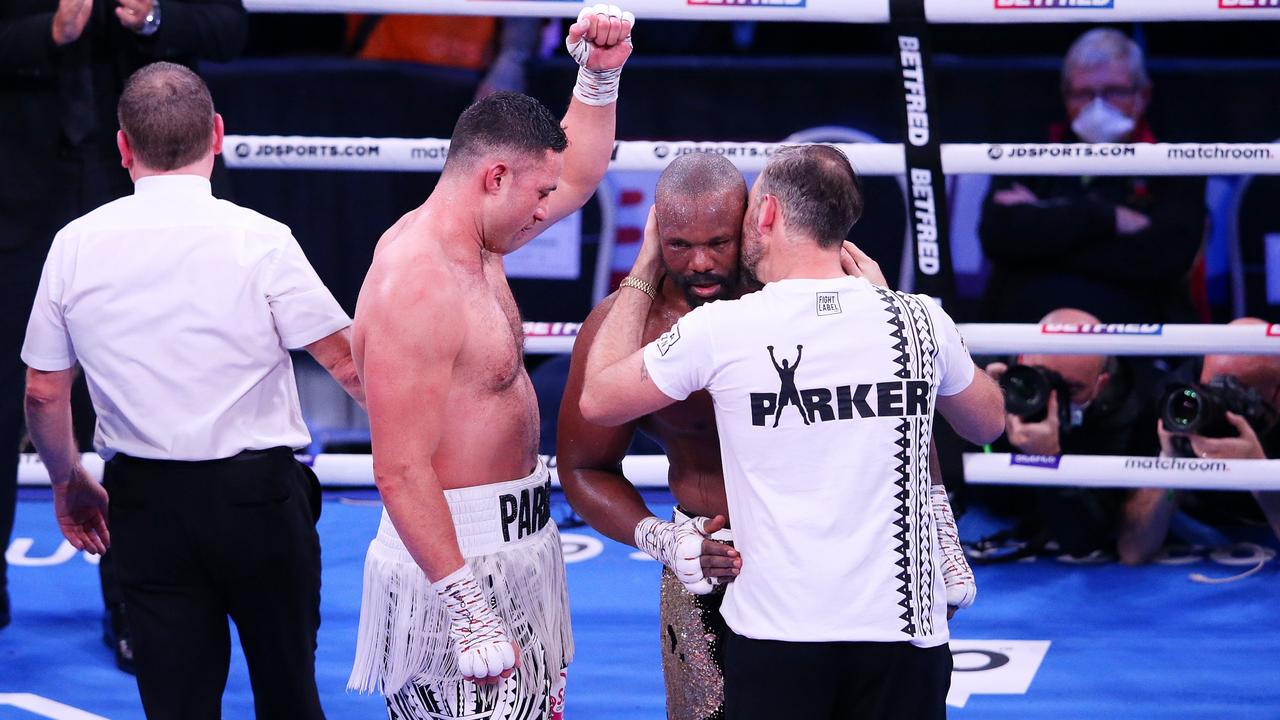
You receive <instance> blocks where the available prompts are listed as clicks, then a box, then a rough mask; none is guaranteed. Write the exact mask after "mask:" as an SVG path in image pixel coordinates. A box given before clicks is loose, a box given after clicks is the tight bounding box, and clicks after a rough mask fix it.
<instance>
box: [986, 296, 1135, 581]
mask: <svg viewBox="0 0 1280 720" xmlns="http://www.w3.org/2000/svg"><path fill="white" fill-rule="evenodd" d="M1041 322H1042V323H1070V324H1081V325H1090V324H1098V322H1099V321H1098V319H1097V318H1095V317H1093V316H1092V315H1090V314H1088V313H1085V312H1082V311H1080V310H1073V309H1066V308H1064V309H1058V310H1054V311H1053V312H1051V313H1049V314H1048V315H1046V316H1045V317H1044V318H1043V319H1042V320H1041ZM1140 367H1141V366H1139V365H1131V364H1122V363H1120V362H1117V361H1116V360H1115V359H1113V358H1108V357H1106V356H1103V355H1021V356H1018V358H1017V359H1016V360H1015V362H1014V363H1013V364H1006V363H1002V362H996V363H991V364H990V365H988V366H987V368H986V369H987V372H988V373H990V374H991V376H992V377H995V378H996V379H998V380H999V381H1000V384H1001V386H1002V388H1003V389H1004V391H1005V401H1006V402H1005V407H1006V411H1007V412H1006V423H1005V436H1004V438H1002V439H1001V440H1000V441H998V442H997V443H996V444H995V445H994V446H993V447H992V449H993V450H995V451H997V452H1011V453H1021V454H1027V455H1063V454H1072V455H1154V454H1155V449H1156V448H1155V446H1154V443H1153V442H1151V441H1150V440H1149V439H1148V438H1146V437H1144V435H1145V433H1140V432H1136V431H1135V428H1140V427H1149V426H1150V423H1151V422H1152V421H1151V420H1148V421H1146V422H1143V421H1141V420H1140V418H1141V416H1142V415H1143V414H1144V413H1149V412H1150V411H1149V409H1148V407H1149V406H1150V404H1151V403H1149V402H1147V401H1145V400H1144V398H1146V397H1148V396H1149V395H1150V393H1148V392H1145V391H1144V389H1145V388H1146V387H1147V386H1148V385H1149V384H1150V383H1149V382H1148V381H1147V379H1146V378H1142V379H1141V381H1140V380H1139V379H1138V378H1135V368H1140ZM1144 445H1145V447H1144ZM1123 497H1124V495H1123V492H1122V491H1116V490H1110V489H1097V488H1069V487H1062V488H991V489H985V490H984V491H983V494H982V499H984V500H986V501H987V502H988V504H990V505H992V506H993V507H994V508H995V509H996V510H998V511H1004V512H1008V513H1011V514H1013V515H1014V516H1016V517H1017V518H1018V520H1019V522H1018V525H1017V526H1016V527H1015V528H1013V529H1012V530H1011V531H1005V532H1002V533H997V534H996V535H993V536H991V537H990V538H987V539H984V540H982V541H980V542H979V543H978V544H977V545H976V546H975V547H974V548H972V549H971V550H972V552H973V557H974V559H975V560H978V561H983V560H986V561H996V560H1002V559H1003V560H1014V559H1018V558H1021V557H1025V556H1028V555H1034V554H1038V553H1040V552H1041V551H1043V550H1052V549H1053V547H1054V545H1055V544H1056V546H1057V547H1058V548H1059V552H1060V553H1062V558H1061V559H1064V560H1069V561H1072V560H1073V561H1101V560H1105V559H1107V558H1108V557H1109V556H1111V554H1112V551H1113V548H1114V542H1115V533H1116V528H1117V525H1118V523H1119V519H1120V514H1121V508H1122V504H1123Z"/></svg>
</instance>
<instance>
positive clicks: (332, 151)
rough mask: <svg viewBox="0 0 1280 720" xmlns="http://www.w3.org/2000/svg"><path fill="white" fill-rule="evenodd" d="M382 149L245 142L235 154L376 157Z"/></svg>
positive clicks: (361, 145)
mask: <svg viewBox="0 0 1280 720" xmlns="http://www.w3.org/2000/svg"><path fill="white" fill-rule="evenodd" d="M381 152H382V147H381V146H380V145H378V144H377V143H368V142H364V143H315V142H264V143H258V144H257V145H256V146H254V145H250V144H249V143H247V142H242V143H238V144H237V145H236V147H235V154H236V157H238V158H247V157H250V156H252V157H281V158H295V157H296V158H311V157H346V158H351V157H362V158H363V157H370V158H372V157H378V156H379V155H380V154H381Z"/></svg>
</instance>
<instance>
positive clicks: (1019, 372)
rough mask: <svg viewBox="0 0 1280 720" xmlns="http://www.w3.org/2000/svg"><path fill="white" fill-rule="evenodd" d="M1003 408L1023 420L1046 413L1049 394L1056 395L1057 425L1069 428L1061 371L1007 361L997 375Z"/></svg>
mask: <svg viewBox="0 0 1280 720" xmlns="http://www.w3.org/2000/svg"><path fill="white" fill-rule="evenodd" d="M1000 389H1001V390H1003V391H1004V409H1005V411H1006V412H1008V413H1009V414H1011V415H1017V416H1018V417H1020V418H1022V419H1023V420H1024V421H1026V422H1044V421H1045V419H1047V418H1048V417H1049V398H1051V397H1054V396H1056V397H1057V398H1058V428H1059V430H1060V431H1061V432H1066V431H1067V430H1069V429H1070V428H1071V386H1070V385H1068V384H1067V381H1066V380H1064V379H1063V377H1062V376H1061V375H1059V374H1058V373H1056V372H1054V371H1053V370H1050V369H1049V368H1045V367H1040V366H1039V365H1010V366H1009V369H1008V370H1005V371H1004V375H1001V376H1000Z"/></svg>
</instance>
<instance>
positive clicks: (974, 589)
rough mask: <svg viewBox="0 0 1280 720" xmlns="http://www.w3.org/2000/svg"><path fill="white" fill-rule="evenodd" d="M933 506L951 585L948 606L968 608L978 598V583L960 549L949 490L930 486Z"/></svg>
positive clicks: (945, 576)
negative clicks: (948, 498) (948, 496)
mask: <svg viewBox="0 0 1280 720" xmlns="http://www.w3.org/2000/svg"><path fill="white" fill-rule="evenodd" d="M929 504H930V505H931V506H932V508H933V522H934V525H936V526H937V528H938V547H939V548H941V550H942V580H943V582H945V583H946V585H947V604H948V605H950V606H952V607H958V608H967V607H969V606H970V605H972V604H973V600H974V598H976V597H977V596H978V583H977V581H976V580H974V579H973V568H971V567H969V559H968V558H966V557H965V556H964V548H962V547H961V546H960V532H959V531H958V530H957V529H956V518H955V515H953V514H952V513H951V503H950V502H948V501H947V489H946V488H945V487H943V486H942V485H932V486H930V487H929Z"/></svg>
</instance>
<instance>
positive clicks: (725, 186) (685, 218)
mask: <svg viewBox="0 0 1280 720" xmlns="http://www.w3.org/2000/svg"><path fill="white" fill-rule="evenodd" d="M654 204H655V205H656V206H657V208H656V209H657V213H658V224H659V225H660V226H661V225H673V224H681V223H687V222H690V221H693V220H694V219H696V218H697V216H698V215H700V214H706V212H708V211H710V212H714V213H732V212H737V215H738V217H737V218H736V220H737V222H739V223H741V222H742V214H743V212H745V211H746V207H747V183H746V181H745V180H743V179H742V173H741V172H738V168H736V167H734V165H733V163H731V162H729V161H728V160H727V159H726V158H725V157H724V156H723V155H713V154H711V153H702V152H695V153H689V154H688V155H681V156H680V157H678V158H676V159H675V160H672V161H671V164H670V165H668V166H667V167H666V169H665V170H663V171H662V175H661V176H660V177H659V178H658V187H657V189H656V190H655V191H654Z"/></svg>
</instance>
